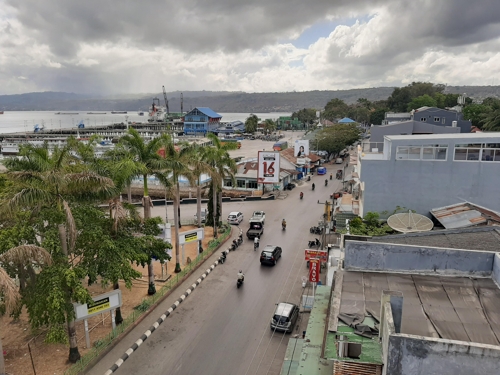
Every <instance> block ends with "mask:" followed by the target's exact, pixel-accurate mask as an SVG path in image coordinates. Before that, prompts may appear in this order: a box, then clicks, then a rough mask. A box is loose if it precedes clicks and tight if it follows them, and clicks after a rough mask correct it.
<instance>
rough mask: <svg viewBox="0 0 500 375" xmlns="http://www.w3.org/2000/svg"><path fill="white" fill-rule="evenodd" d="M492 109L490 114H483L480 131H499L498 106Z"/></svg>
mask: <svg viewBox="0 0 500 375" xmlns="http://www.w3.org/2000/svg"><path fill="white" fill-rule="evenodd" d="M495 107H496V108H495ZM492 109H493V110H492V111H491V112H488V113H485V114H484V118H483V120H482V121H481V123H482V124H483V126H481V130H484V131H492V132H498V131H500V105H494V106H493V108H492Z"/></svg>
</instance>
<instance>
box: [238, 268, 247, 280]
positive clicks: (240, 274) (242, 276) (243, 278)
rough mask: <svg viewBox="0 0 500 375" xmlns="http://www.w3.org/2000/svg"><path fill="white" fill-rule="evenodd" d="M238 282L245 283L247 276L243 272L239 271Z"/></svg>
mask: <svg viewBox="0 0 500 375" xmlns="http://www.w3.org/2000/svg"><path fill="white" fill-rule="evenodd" d="M238 280H241V281H245V275H244V274H243V271H242V270H239V272H238Z"/></svg>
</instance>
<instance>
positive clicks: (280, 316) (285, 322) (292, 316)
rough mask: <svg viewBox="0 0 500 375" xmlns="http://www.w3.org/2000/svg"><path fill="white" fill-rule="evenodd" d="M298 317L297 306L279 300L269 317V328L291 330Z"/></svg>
mask: <svg viewBox="0 0 500 375" xmlns="http://www.w3.org/2000/svg"><path fill="white" fill-rule="evenodd" d="M298 318H299V307H298V306H297V305H296V304H294V303H289V302H280V303H278V306H276V310H275V311H274V314H273V317H272V318H271V329H272V330H276V331H284V332H292V331H293V327H294V326H295V323H297V319H298Z"/></svg>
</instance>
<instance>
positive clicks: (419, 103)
mask: <svg viewBox="0 0 500 375" xmlns="http://www.w3.org/2000/svg"><path fill="white" fill-rule="evenodd" d="M436 106H437V102H436V99H434V98H433V97H431V96H429V95H427V94H425V95H422V96H418V97H416V98H414V99H412V101H411V102H410V103H409V104H408V108H407V110H408V111H411V110H412V109H418V108H421V107H436Z"/></svg>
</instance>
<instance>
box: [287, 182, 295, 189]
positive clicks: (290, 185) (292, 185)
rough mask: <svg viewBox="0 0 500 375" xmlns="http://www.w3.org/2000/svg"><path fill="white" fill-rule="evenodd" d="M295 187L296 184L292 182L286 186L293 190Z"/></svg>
mask: <svg viewBox="0 0 500 375" xmlns="http://www.w3.org/2000/svg"><path fill="white" fill-rule="evenodd" d="M293 188H295V184H292V183H291V182H290V183H289V184H287V185H286V186H285V189H286V190H292V189H293Z"/></svg>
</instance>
